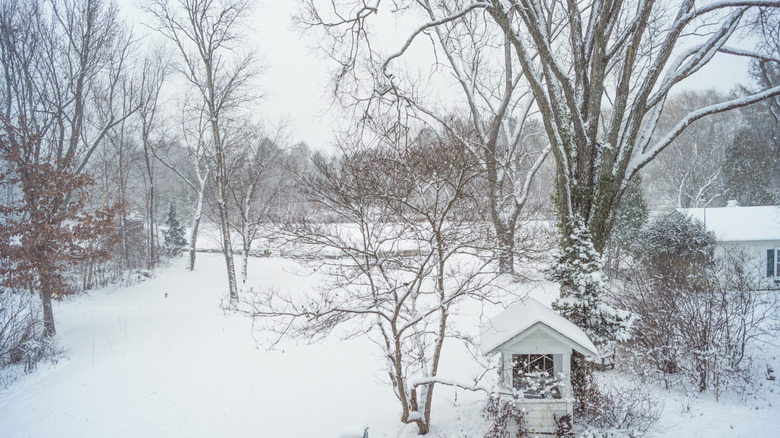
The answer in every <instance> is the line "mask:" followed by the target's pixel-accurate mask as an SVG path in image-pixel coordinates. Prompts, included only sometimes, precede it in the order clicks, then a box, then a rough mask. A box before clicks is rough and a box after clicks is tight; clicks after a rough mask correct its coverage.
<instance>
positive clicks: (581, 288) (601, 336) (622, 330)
mask: <svg viewBox="0 0 780 438" xmlns="http://www.w3.org/2000/svg"><path fill="white" fill-rule="evenodd" d="M576 223H578V225H577V226H576V227H575V228H574V231H573V233H572V234H571V235H570V236H567V240H568V244H567V245H565V246H564V248H565V249H564V253H563V254H562V255H560V256H559V257H558V259H557V260H556V261H555V264H554V265H553V266H552V267H551V268H550V270H549V271H548V276H549V279H550V280H551V281H555V282H557V283H559V284H560V285H561V296H560V298H558V299H556V300H555V301H554V302H553V308H554V309H555V310H556V311H557V312H558V313H560V314H561V315H562V316H563V317H565V318H566V319H568V320H569V321H571V322H573V323H574V324H576V325H577V326H579V327H580V328H582V329H583V330H584V331H585V333H587V334H588V336H589V337H590V338H591V340H593V342H595V343H596V344H601V345H603V344H605V343H607V342H610V341H614V340H627V339H628V338H629V336H630V329H631V323H632V320H633V315H632V314H631V313H630V312H627V311H624V310H618V309H615V308H613V307H611V306H610V305H609V304H607V303H605V302H603V301H602V299H601V297H603V296H604V288H605V287H606V279H605V277H604V274H603V273H602V263H601V256H600V255H599V253H598V251H596V248H595V246H594V245H593V241H592V239H591V237H590V233H588V231H587V229H586V228H585V227H584V226H582V225H581V223H582V221H581V220H580V221H578V222H576Z"/></svg>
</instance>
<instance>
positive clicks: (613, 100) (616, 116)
mask: <svg viewBox="0 0 780 438" xmlns="http://www.w3.org/2000/svg"><path fill="white" fill-rule="evenodd" d="M316 3H317V1H316V0H309V1H308V2H307V4H308V5H309V11H311V12H314V13H312V14H310V17H312V19H311V20H309V23H310V24H312V25H320V26H321V27H322V28H324V29H327V31H328V32H330V33H331V34H332V35H334V36H338V34H339V33H340V32H342V33H343V32H347V34H348V35H349V36H350V38H346V39H344V38H342V39H340V40H339V39H338V38H336V39H335V40H334V41H344V42H345V45H347V47H345V48H344V50H343V51H342V52H340V53H342V54H346V56H345V57H339V58H338V59H339V60H340V61H341V64H340V65H341V66H342V68H341V71H342V72H344V74H351V73H352V72H353V71H354V66H355V62H354V60H355V59H356V57H355V55H353V54H354V53H355V52H358V51H360V50H372V46H371V44H370V43H371V34H370V33H369V32H367V25H366V23H367V22H368V21H369V20H370V19H371V17H372V16H375V15H377V11H378V10H379V8H380V5H383V4H382V3H381V2H380V3H377V4H368V3H366V2H364V1H357V0H356V1H352V2H346V5H344V4H343V3H338V4H336V3H333V2H325V3H327V4H328V6H327V7H322V8H317V5H316ZM418 3H420V4H426V5H427V4H429V3H431V2H429V1H427V0H420V1H419V2H418V1H412V0H408V1H395V2H392V3H391V5H392V7H394V8H395V9H396V10H399V11H400V10H406V9H408V8H410V7H412V6H413V5H416V4H418ZM437 4H443V5H446V6H447V9H446V10H447V11H448V13H447V14H446V15H444V16H442V17H440V18H437V19H435V20H433V19H430V17H424V18H423V19H421V20H418V24H416V25H414V26H413V27H412V28H413V30H412V31H411V33H410V36H409V38H408V40H407V41H406V43H404V44H403V45H402V47H401V49H400V51H401V52H403V51H405V50H407V49H408V48H409V47H411V44H412V43H413V41H414V40H415V39H416V38H419V37H424V36H425V35H427V34H429V32H430V31H432V30H433V29H435V28H436V27H437V26H439V25H441V24H442V23H445V22H452V21H458V20H463V19H466V18H465V17H472V16H476V17H477V18H478V19H479V20H480V24H481V25H483V26H491V27H492V26H497V27H498V28H499V29H500V31H501V32H502V33H503V35H504V36H505V38H506V39H507V41H508V42H509V45H510V46H511V51H512V53H513V56H514V57H516V59H517V61H518V64H519V66H520V68H521V70H522V72H523V77H524V79H525V80H526V81H527V82H528V85H529V87H530V89H531V92H532V94H533V97H534V104H535V106H536V108H538V111H539V113H540V116H541V120H542V122H543V125H544V129H545V132H546V134H547V138H548V140H549V141H550V143H551V146H552V153H553V155H554V156H555V161H556V188H555V200H556V204H557V213H558V220H559V222H560V231H561V233H560V245H561V249H562V252H563V253H567V251H568V250H569V249H570V248H572V247H575V246H579V247H581V248H587V247H589V246H590V245H589V244H586V242H583V241H582V239H585V240H586V241H590V242H591V243H592V246H593V249H594V250H595V253H596V254H600V253H601V252H602V251H603V250H604V247H605V245H606V242H607V238H608V237H609V234H610V231H611V227H612V224H613V222H614V219H615V211H616V208H617V205H618V202H619V200H620V198H621V197H622V195H623V193H624V192H625V190H626V187H627V185H628V182H629V180H630V179H631V177H632V176H633V175H635V174H636V173H637V172H638V171H639V170H640V169H641V168H642V167H644V166H645V165H647V163H649V162H650V161H651V160H653V159H654V158H655V157H656V156H657V155H658V154H659V153H660V152H661V151H662V150H663V149H664V148H666V147H667V146H668V145H669V144H670V143H671V142H672V141H673V140H674V139H676V138H677V137H678V136H679V135H680V134H681V133H682V132H683V131H684V130H685V129H686V128H687V127H688V126H689V125H690V124H691V123H693V122H695V121H696V120H699V119H701V118H703V117H706V116H709V115H712V114H716V113H721V112H724V111H727V110H730V109H734V108H739V107H744V106H747V105H750V104H753V103H756V102H759V101H761V100H764V99H767V98H770V97H772V96H777V95H780V86H774V87H771V88H768V89H765V90H762V91H759V92H756V93H753V94H749V95H746V96H739V97H735V98H728V99H726V100H724V101H721V102H718V103H715V104H712V105H706V106H704V107H701V108H696V109H695V110H692V111H690V112H688V113H686V114H685V115H683V116H682V117H681V118H680V119H679V120H678V121H677V123H675V124H674V125H673V126H672V127H671V128H670V129H668V130H667V132H665V133H664V134H662V135H660V136H657V137H654V136H653V133H654V131H655V130H656V128H657V127H658V121H659V118H660V115H661V112H662V110H663V108H664V105H665V103H666V101H667V98H668V96H669V95H670V92H671V91H672V90H674V89H675V87H676V86H677V85H678V84H680V82H681V81H683V80H684V79H685V78H688V77H690V76H691V75H693V74H694V73H696V72H697V71H699V70H700V69H701V68H702V67H703V66H704V65H706V64H707V63H708V62H709V61H710V60H711V59H712V58H713V57H714V56H715V54H717V53H725V54H730V55H736V56H748V57H760V58H761V59H766V57H765V56H763V55H761V54H759V53H757V52H754V51H749V50H744V49H737V48H731V47H729V45H728V44H729V42H731V41H733V40H734V39H735V35H737V30H738V29H739V28H740V25H741V24H743V19H744V18H745V17H746V14H748V13H749V12H750V11H751V10H753V9H756V8H757V7H765V8H770V9H776V8H778V5H777V2H775V1H768V0H739V1H717V2H703V1H696V0H683V1H680V2H678V3H677V4H675V5H674V6H670V5H669V4H668V3H665V2H660V1H656V0H637V1H632V2H621V1H615V2H597V1H590V0H588V1H583V2H579V3H578V2H571V1H570V2H561V1H557V0H474V1H459V0H451V1H442V2H437ZM339 6H343V7H339ZM670 8H671V9H670ZM334 9H335V10H336V12H335V13H332V12H330V11H333V10H334ZM346 11H349V13H347V12H346ZM395 57H396V55H394V54H392V55H389V56H387V57H386V59H387V60H388V62H391V61H392V60H393V59H395ZM770 61H771V62H774V63H776V62H777V59H774V58H770ZM385 64H386V63H385ZM378 74H380V75H381V81H378V82H380V83H384V87H381V88H376V90H377V91H382V90H384V89H387V88H390V87H392V86H393V85H394V84H395V83H396V81H395V76H394V75H393V73H392V72H391V71H390V70H389V69H387V68H386V67H383V69H382V70H381V71H380V72H379V73H378ZM575 231H577V232H576V233H575ZM582 274H583V275H585V274H586V272H582ZM563 286H564V287H562V289H561V293H562V295H566V294H568V293H574V292H576V291H573V290H568V287H567V286H566V284H563ZM596 295H597V296H598V295H599V293H598V292H596ZM588 308H590V309H598V308H602V306H588ZM598 319H599V318H594V320H598ZM585 320H589V319H588V318H585ZM584 328H585V329H586V330H589V329H590V327H584ZM592 328H593V329H594V330H596V329H597V327H592Z"/></svg>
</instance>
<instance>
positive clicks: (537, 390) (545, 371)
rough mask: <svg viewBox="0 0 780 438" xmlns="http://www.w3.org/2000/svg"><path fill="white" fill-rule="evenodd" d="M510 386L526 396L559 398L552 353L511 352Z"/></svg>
mask: <svg viewBox="0 0 780 438" xmlns="http://www.w3.org/2000/svg"><path fill="white" fill-rule="evenodd" d="M512 387H513V388H515V389H522V390H523V393H524V394H525V397H526V398H561V390H560V381H559V379H557V378H556V376H555V365H554V362H553V355H552V354H513V355H512Z"/></svg>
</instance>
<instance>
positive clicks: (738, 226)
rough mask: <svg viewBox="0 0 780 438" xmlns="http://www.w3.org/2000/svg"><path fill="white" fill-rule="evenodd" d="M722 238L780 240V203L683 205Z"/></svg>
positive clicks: (716, 235)
mask: <svg viewBox="0 0 780 438" xmlns="http://www.w3.org/2000/svg"><path fill="white" fill-rule="evenodd" d="M679 211H680V212H681V213H683V214H686V215H688V216H690V217H692V218H695V219H698V220H700V221H702V222H703V223H704V225H705V226H706V228H707V231H712V232H714V233H715V237H717V238H718V240H720V241H721V242H739V241H751V240H759V241H760V240H780V206H771V205H770V206H765V207H722V208H706V209H705V208H681V209H679Z"/></svg>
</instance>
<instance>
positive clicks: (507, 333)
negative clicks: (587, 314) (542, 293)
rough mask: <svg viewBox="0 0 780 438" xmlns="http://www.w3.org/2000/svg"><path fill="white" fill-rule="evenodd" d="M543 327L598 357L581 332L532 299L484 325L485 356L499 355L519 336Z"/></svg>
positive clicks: (483, 344) (524, 301)
mask: <svg viewBox="0 0 780 438" xmlns="http://www.w3.org/2000/svg"><path fill="white" fill-rule="evenodd" d="M539 323H541V324H544V325H546V326H547V327H549V328H550V329H552V330H554V331H556V332H558V334H560V335H562V336H563V337H565V338H567V339H568V340H570V341H571V342H572V343H573V344H575V345H576V346H577V347H579V348H576V349H577V350H579V351H580V352H581V353H583V354H586V355H591V356H596V355H598V350H597V349H596V346H595V345H593V342H591V341H590V339H589V338H588V335H586V334H585V332H584V331H582V329H581V328H579V327H577V326H576V325H574V324H573V323H572V322H571V321H569V320H567V319H566V318H564V317H562V316H561V315H558V314H557V313H555V312H554V311H553V310H552V309H550V308H549V307H547V306H545V305H544V304H542V303H540V302H539V301H537V300H535V299H534V298H531V297H528V298H526V299H524V300H522V301H520V302H518V303H515V304H513V305H511V306H509V307H507V308H506V310H504V311H503V312H501V313H499V314H498V315H496V316H495V317H493V318H492V319H491V320H490V321H488V322H486V323H485V324H483V325H482V328H481V329H480V346H481V348H482V353H483V354H490V353H492V352H494V351H496V350H497V349H499V347H501V346H502V345H504V344H506V343H507V342H509V341H511V340H512V339H514V338H515V337H516V336H517V335H519V334H521V333H523V332H524V331H526V330H528V329H530V328H531V327H533V326H535V325H536V324H539Z"/></svg>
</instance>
